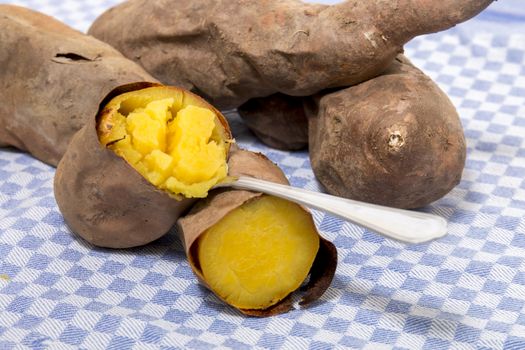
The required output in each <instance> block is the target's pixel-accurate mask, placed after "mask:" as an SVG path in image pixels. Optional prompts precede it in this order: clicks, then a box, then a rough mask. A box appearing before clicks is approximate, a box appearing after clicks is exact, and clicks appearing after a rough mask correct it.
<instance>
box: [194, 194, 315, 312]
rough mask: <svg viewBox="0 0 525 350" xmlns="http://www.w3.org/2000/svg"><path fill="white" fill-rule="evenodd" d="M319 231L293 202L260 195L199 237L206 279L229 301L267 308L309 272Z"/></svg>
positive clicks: (281, 297) (300, 282) (297, 284)
mask: <svg viewBox="0 0 525 350" xmlns="http://www.w3.org/2000/svg"><path fill="white" fill-rule="evenodd" d="M318 249H319V236H318V234H317V232H316V230H315V226H314V224H313V222H312V220H311V217H310V215H309V214H308V213H306V212H305V211H304V210H303V209H302V208H301V207H299V206H298V205H297V204H295V203H292V202H288V201H286V200H283V199H279V198H276V197H270V196H262V197H259V198H257V199H255V200H252V201H250V202H247V203H245V204H244V205H242V206H241V207H239V208H237V209H235V210H233V211H232V212H230V213H229V214H228V215H227V216H225V217H224V218H223V219H222V220H221V221H219V222H218V223H217V224H215V225H214V226H212V227H211V228H209V229H208V230H207V231H206V232H205V233H204V234H203V235H202V236H201V237H200V238H199V240H198V248H197V256H198V260H199V265H200V268H201V271H202V274H203V276H204V279H205V281H206V282H207V283H208V285H209V286H210V288H211V289H212V290H213V291H214V292H215V293H216V294H218V295H219V296H220V297H221V298H223V299H224V300H225V301H226V302H228V303H229V304H230V305H233V306H235V307H237V308H240V309H266V308H268V307H270V306H272V305H274V304H276V303H277V302H279V301H280V300H282V299H283V298H285V297H286V296H287V295H288V294H290V293H291V292H293V291H294V290H296V289H297V288H299V286H300V285H301V284H302V282H303V281H304V280H305V279H306V277H307V276H308V273H309V271H310V268H311V266H312V264H313V261H314V259H315V256H316V255H317V251H318Z"/></svg>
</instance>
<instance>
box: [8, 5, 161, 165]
mask: <svg viewBox="0 0 525 350" xmlns="http://www.w3.org/2000/svg"><path fill="white" fill-rule="evenodd" d="M0 67H2V69H1V70H0V99H1V100H2V103H0V147H1V146H13V147H16V148H18V149H20V150H24V151H27V152H29V153H31V154H32V155H33V156H34V157H36V158H38V159H40V160H41V161H43V162H45V163H47V164H50V165H53V166H56V165H57V164H58V161H59V160H60V158H61V157H62V155H63V154H64V152H65V151H66V146H67V145H68V143H69V141H70V140H71V138H72V137H73V134H74V133H75V132H76V131H78V130H80V128H81V127H82V126H83V125H84V123H85V122H86V121H87V119H88V118H89V117H92V116H94V115H95V114H96V112H97V110H98V106H99V103H100V101H101V100H102V99H103V98H104V96H105V95H107V94H108V93H109V92H110V91H111V90H112V89H113V88H115V87H117V86H119V85H122V84H125V83H130V82H135V81H156V80H155V79H154V78H153V77H152V76H150V75H149V74H148V73H146V72H145V71H144V70H143V69H142V68H141V67H140V66H138V65H137V64H136V63H134V62H132V61H130V60H128V59H127V58H125V57H124V56H122V55H121V54H120V53H119V52H117V51H116V50H115V49H113V48H111V47H110V46H109V45H107V44H105V43H103V42H101V41H99V40H96V39H95V38H93V37H90V36H88V35H85V34H82V33H80V32H77V31H75V30H73V29H71V28H69V27H68V26H66V25H64V24H62V23H60V22H58V21H57V20H55V19H53V18H51V17H48V16H46V15H43V14H41V13H38V12H35V11H32V10H29V9H25V8H22V7H17V6H12V5H0Z"/></svg>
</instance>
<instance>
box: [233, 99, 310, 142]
mask: <svg viewBox="0 0 525 350" xmlns="http://www.w3.org/2000/svg"><path fill="white" fill-rule="evenodd" d="M303 100H304V98H303V97H294V96H288V95H283V94H274V95H271V96H268V97H260V98H254V99H251V100H249V101H248V102H246V103H244V104H242V105H241V106H240V107H239V108H238V109H237V111H238V112H239V115H240V116H241V118H242V119H243V121H244V124H245V125H246V126H247V127H248V129H250V130H251V131H252V132H253V133H254V134H255V135H256V136H257V137H258V138H259V139H260V140H261V141H262V142H264V143H265V144H266V145H268V146H270V147H273V148H278V149H281V150H289V151H293V150H299V149H302V148H306V146H307V145H308V118H307V117H306V114H305V112H304V110H303Z"/></svg>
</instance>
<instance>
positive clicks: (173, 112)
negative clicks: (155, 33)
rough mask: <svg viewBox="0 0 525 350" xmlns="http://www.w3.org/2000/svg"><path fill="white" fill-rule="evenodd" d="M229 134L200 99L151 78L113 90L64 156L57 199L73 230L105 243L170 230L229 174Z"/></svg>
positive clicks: (143, 239) (135, 241) (146, 238)
mask: <svg viewBox="0 0 525 350" xmlns="http://www.w3.org/2000/svg"><path fill="white" fill-rule="evenodd" d="M230 140H231V134H230V130H229V127H228V124H227V122H226V119H225V118H224V116H222V114H221V113H220V112H219V111H217V110H216V109H215V108H213V107H212V106H211V105H210V104H208V103H207V102H205V101H204V100H203V99H201V98H200V97H198V96H196V95H194V94H192V93H190V92H189V91H185V90H182V89H179V88H175V87H167V86H162V85H159V84H154V83H135V84H128V85H124V86H122V87H119V88H117V89H115V90H113V91H112V92H111V93H110V94H109V95H108V97H106V98H105V99H104V100H103V102H102V103H101V105H100V110H99V113H98V115H97V114H95V115H93V117H92V118H91V119H90V120H88V122H87V123H86V124H85V126H84V127H83V128H82V129H81V130H80V131H79V132H78V133H77V134H76V135H75V136H74V138H73V140H72V141H71V143H70V145H69V147H68V149H67V151H66V153H65V154H64V157H63V158H62V160H61V161H60V163H59V165H58V168H57V171H56V175H55V181H54V191H55V198H56V201H57V204H58V207H59V209H60V211H61V212H62V215H63V216H64V219H65V221H66V223H67V224H68V226H69V227H70V228H71V230H72V231H73V232H75V233H77V234H78V235H80V236H81V237H83V238H84V239H85V240H86V241H88V242H90V243H92V244H94V245H97V246H101V247H110V248H127V247H134V246H139V245H143V244H146V243H149V242H151V241H153V240H155V239H157V238H159V237H160V236H162V235H163V234H165V233H166V232H167V231H168V230H169V229H170V228H171V227H172V226H173V225H174V224H175V222H176V220H177V218H178V217H179V216H180V215H181V214H182V213H183V212H184V211H185V210H186V209H187V208H189V207H190V206H191V204H193V203H194V201H195V198H199V197H205V196H206V195H207V192H208V190H209V189H210V188H211V187H212V186H213V185H215V184H217V183H218V182H220V181H222V180H223V179H224V178H225V177H226V174H227V165H226V161H227V154H228V150H229V141H230Z"/></svg>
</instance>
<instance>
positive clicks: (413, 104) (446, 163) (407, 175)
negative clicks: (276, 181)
mask: <svg viewBox="0 0 525 350" xmlns="http://www.w3.org/2000/svg"><path fill="white" fill-rule="evenodd" d="M306 111H307V115H308V118H309V141H310V143H309V151H310V159H311V163H312V168H313V170H314V173H315V175H316V177H317V179H318V180H319V181H320V182H321V183H322V184H323V185H324V187H325V188H326V189H327V190H328V192H330V193H331V194H334V195H338V196H342V197H347V198H352V199H356V200H361V201H366V202H372V203H377V204H382V205H387V206H392V207H399V208H418V207H422V206H425V205H427V204H429V203H431V202H433V201H435V200H437V199H439V198H441V197H443V196H444V195H445V194H447V193H448V192H449V191H450V190H451V189H452V188H453V187H454V186H455V185H457V184H458V183H459V181H460V179H461V175H462V171H463V168H464V165H465V156H466V146H465V138H464V134H463V129H462V126H461V121H460V119H459V116H458V114H457V112H456V109H455V108H454V106H453V105H452V103H451V102H450V100H449V99H448V97H447V96H446V95H445V94H444V93H443V91H441V90H440V89H439V87H438V86H437V85H436V84H435V83H434V82H433V81H432V80H431V79H430V78H429V77H428V76H426V75H425V74H424V73H423V72H421V71H420V70H419V69H417V68H416V67H414V66H413V65H412V64H411V63H410V62H409V61H408V60H407V59H406V58H404V56H402V55H400V56H398V58H397V59H396V60H395V61H394V63H393V64H392V65H391V66H390V68H389V70H388V71H387V72H386V73H384V74H383V75H381V76H379V77H377V78H374V79H371V80H368V81H366V82H364V83H361V84H359V85H356V86H352V87H349V88H347V89H344V90H340V91H337V92H333V93H329V94H326V95H324V96H321V97H319V98H317V102H316V103H313V106H310V107H309V108H306Z"/></svg>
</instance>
